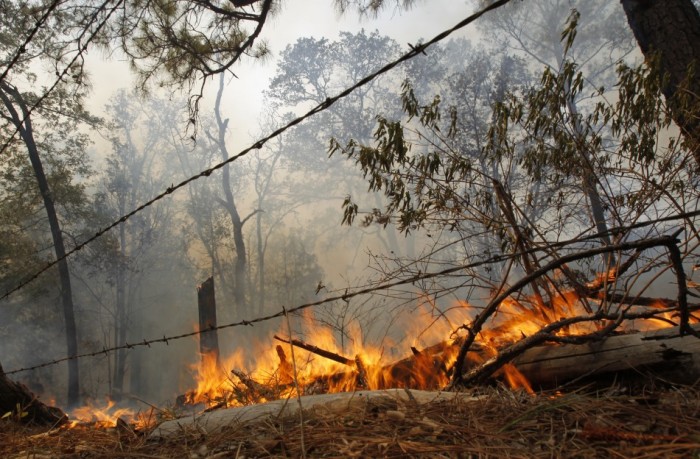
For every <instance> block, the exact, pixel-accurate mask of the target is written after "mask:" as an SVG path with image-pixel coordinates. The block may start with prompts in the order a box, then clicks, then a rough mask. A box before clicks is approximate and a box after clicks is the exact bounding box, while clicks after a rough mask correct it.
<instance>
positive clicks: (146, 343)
mask: <svg viewBox="0 0 700 459" xmlns="http://www.w3.org/2000/svg"><path fill="white" fill-rule="evenodd" d="M695 217H700V211H694V212H688V213H683V214H678V215H673V216H668V217H664V218H661V219H657V220H652V221H647V222H640V223H636V224H634V225H630V226H624V227H615V228H610V229H609V230H608V231H607V232H606V233H607V234H620V233H624V232H629V231H631V230H633V229H638V228H643V227H646V226H651V225H656V224H658V223H662V222H669V221H674V220H687V219H690V218H695ZM601 235H602V233H596V234H591V235H590V236H586V237H583V238H574V239H569V240H566V241H559V242H553V243H551V244H548V245H547V246H546V247H533V248H530V249H528V250H525V251H522V252H513V253H509V254H501V255H496V256H493V257H491V258H489V259H487V260H479V261H475V262H473V263H467V264H463V265H458V266H452V267H450V268H446V269H443V270H440V271H434V272H426V273H421V272H419V273H418V274H416V275H413V276H410V277H407V278H403V279H398V280H394V281H391V282H384V283H381V284H379V285H374V286H370V287H365V288H362V289H358V290H355V291H352V292H349V291H345V292H344V293H343V294H342V295H334V296H330V297H327V298H324V299H321V300H318V301H313V302H310V303H304V304H300V305H297V306H294V307H292V308H285V307H282V308H281V309H280V310H278V311H277V312H275V313H273V314H269V315H265V316H259V317H256V318H253V319H250V320H239V321H236V322H230V323H227V324H223V325H219V326H216V327H208V328H206V329H203V330H196V331H192V332H187V333H182V334H179V335H172V336H163V337H162V338H155V339H145V338H144V339H143V340H141V341H138V342H133V343H125V344H123V345H121V346H114V347H110V348H103V349H101V350H99V351H93V352H86V353H83V354H77V355H72V356H66V357H62V358H60V359H55V360H51V361H47V362H44V363H40V364H37V365H33V366H29V367H24V368H18V369H15V370H12V371H6V372H5V374H6V375H12V374H16V373H22V372H26V371H32V370H37V369H40V368H45V367H49V366H53V365H57V364H59V363H62V362H67V361H69V360H75V359H81V358H85V357H97V356H100V355H107V354H109V353H111V352H115V351H119V350H125V349H133V348H136V347H151V344H159V343H164V344H166V345H168V344H169V343H170V341H176V340H180V339H184V338H190V337H193V336H198V335H200V334H202V333H205V332H209V331H214V330H224V329H227V328H235V327H241V326H253V325H255V324H258V323H262V322H267V321H269V320H273V319H278V318H280V317H283V316H284V315H285V314H296V313H298V312H300V311H303V310H305V309H308V308H313V307H315V306H321V305H323V304H328V303H333V302H335V301H348V300H350V299H352V298H354V297H358V296H362V295H368V294H371V293H374V292H378V291H380V290H388V289H391V288H394V287H398V286H401V285H407V284H413V283H415V282H419V281H422V280H426V279H432V278H435V277H440V276H446V275H449V274H454V273H456V272H459V271H464V270H467V269H473V268H478V267H480V266H485V265H489V264H494V263H500V262H503V261H507V260H510V259H513V258H519V257H522V256H523V255H527V254H532V253H535V252H541V251H545V250H551V249H553V248H563V247H566V246H570V245H573V244H580V243H582V242H586V241H590V240H594V239H599V238H600V237H601ZM643 243H644V240H641V241H635V242H633V243H630V245H634V244H637V245H640V244H643ZM600 250H603V251H604V250H605V249H600Z"/></svg>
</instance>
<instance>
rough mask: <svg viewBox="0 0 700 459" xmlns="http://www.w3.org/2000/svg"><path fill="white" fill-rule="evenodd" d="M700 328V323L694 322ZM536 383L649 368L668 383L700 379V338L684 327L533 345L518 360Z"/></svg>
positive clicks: (524, 372)
mask: <svg viewBox="0 0 700 459" xmlns="http://www.w3.org/2000/svg"><path fill="white" fill-rule="evenodd" d="M691 328H693V329H694V330H695V331H700V324H696V325H693V326H691ZM513 363H514V364H515V366H516V367H517V368H518V370H520V372H521V373H522V374H523V375H524V376H525V377H526V378H527V379H528V380H529V381H530V382H531V383H532V384H534V385H543V386H557V385H559V384H562V383H564V382H567V381H573V380H577V379H579V378H582V377H586V376H593V375H599V374H602V373H614V372H621V371H626V370H636V371H645V372H647V373H650V374H652V375H657V376H659V377H662V378H663V379H664V380H666V381H670V382H675V383H684V384H692V383H696V382H697V381H698V380H699V379H700V339H698V338H696V337H695V336H692V335H685V336H680V327H671V328H664V329H661V330H655V331H651V332H644V333H631V334H624V335H615V336H609V337H607V338H604V339H602V340H600V341H595V342H589V343H584V344H563V345H562V344H556V345H543V346H536V347H532V348H530V349H528V350H526V351H524V352H523V353H522V354H521V355H520V356H519V357H517V358H515V359H514V360H513Z"/></svg>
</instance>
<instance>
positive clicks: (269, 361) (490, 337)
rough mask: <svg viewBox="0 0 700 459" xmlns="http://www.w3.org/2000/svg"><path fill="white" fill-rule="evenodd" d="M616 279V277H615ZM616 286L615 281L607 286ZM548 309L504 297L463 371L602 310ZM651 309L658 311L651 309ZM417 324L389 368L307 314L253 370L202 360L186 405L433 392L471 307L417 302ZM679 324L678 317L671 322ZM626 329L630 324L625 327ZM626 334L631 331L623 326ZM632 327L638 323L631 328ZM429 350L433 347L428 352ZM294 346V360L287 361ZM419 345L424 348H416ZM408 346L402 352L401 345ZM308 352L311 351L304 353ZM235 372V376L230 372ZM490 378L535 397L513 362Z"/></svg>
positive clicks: (567, 300)
mask: <svg viewBox="0 0 700 459" xmlns="http://www.w3.org/2000/svg"><path fill="white" fill-rule="evenodd" d="M613 277H614V276H613ZM613 280H614V279H613ZM552 297H553V300H552V301H551V302H550V303H548V304H547V305H546V306H545V305H543V304H542V302H541V300H540V301H538V300H537V299H536V298H533V297H523V298H518V299H516V298H514V297H511V298H507V299H506V300H505V301H503V302H502V303H501V305H500V308H499V310H498V312H497V313H496V314H494V316H493V317H492V318H491V322H490V327H489V328H488V329H486V328H485V329H483V330H482V331H481V332H480V333H479V334H478V336H477V339H476V340H475V342H474V346H473V348H472V349H478V350H479V352H474V351H471V350H470V352H469V353H468V354H467V360H468V362H469V365H471V366H476V365H479V364H481V363H483V362H485V361H487V360H488V359H490V358H493V357H495V356H497V355H498V352H499V350H500V349H503V348H504V347H506V346H508V345H510V344H513V343H515V342H517V341H519V340H520V339H522V338H525V337H527V336H531V335H533V334H535V333H537V332H539V331H540V330H541V329H542V328H543V327H545V326H547V325H549V324H551V323H552V322H554V321H556V320H559V319H561V318H563V317H574V316H576V315H585V314H587V313H590V312H591V309H592V308H593V309H594V308H597V307H602V306H601V302H600V301H596V300H590V299H581V298H580V297H579V296H578V295H577V294H576V293H575V292H573V291H563V292H562V291H560V292H559V293H558V294H557V295H553V296H552ZM650 308H651V309H654V308H656V309H663V305H661V304H659V305H653V306H651V307H650ZM419 310H420V313H419V314H415V315H417V316H418V318H417V320H413V321H412V323H411V326H410V327H408V329H407V330H406V336H414V337H419V338H420V342H418V340H417V339H416V340H414V343H413V345H411V346H410V350H411V351H412V352H413V355H412V356H411V355H410V354H408V353H407V354H408V355H407V356H406V358H404V359H402V360H399V361H393V362H391V363H390V362H389V361H388V359H387V358H386V356H385V352H384V351H385V348H380V347H372V346H367V345H363V344H362V339H361V337H360V333H359V332H356V333H351V334H350V339H348V340H347V341H348V343H349V344H348V345H346V346H345V348H342V346H339V344H338V342H337V341H336V339H335V338H334V336H333V334H332V332H331V331H330V330H329V329H327V328H323V327H319V326H318V324H315V322H314V320H313V317H312V316H311V315H308V314H307V315H306V316H305V318H304V319H305V320H304V327H303V328H304V333H303V340H302V339H295V337H293V336H292V337H290V336H289V333H288V331H286V330H281V331H280V332H278V334H277V335H275V336H274V338H275V339H277V340H278V341H279V342H278V343H276V345H271V344H270V343H271V342H273V338H272V337H271V338H270V340H268V341H267V344H266V345H264V346H262V347H261V348H260V349H257V350H256V352H255V355H256V356H258V357H257V359H256V360H255V362H254V365H253V368H252V369H248V370H247V371H242V370H241V369H242V368H245V365H244V360H245V359H244V355H243V353H242V352H241V351H238V352H236V353H234V354H233V355H232V356H229V357H228V358H227V359H224V361H223V362H220V363H219V362H217V360H216V359H215V358H213V357H212V356H209V355H205V356H204V357H203V359H202V364H201V365H196V366H193V369H194V370H195V371H196V377H195V378H196V388H195V389H193V390H191V391H189V392H188V393H187V394H186V396H185V401H186V403H191V404H198V403H202V404H205V405H206V406H207V407H210V408H211V407H224V406H237V405H245V404H252V403H261V402H265V401H269V400H273V399H279V398H285V397H290V396H296V393H297V392H296V387H298V388H299V391H300V392H301V394H302V395H305V394H314V393H334V392H346V391H354V390H358V389H370V390H377V389H388V388H412V389H423V390H437V389H442V388H444V387H445V386H447V385H448V384H449V382H450V377H451V369H452V367H453V365H454V363H455V360H456V358H457V351H458V348H459V346H455V345H454V343H458V342H459V340H461V339H462V337H463V336H464V330H460V328H459V325H460V324H464V323H469V322H470V321H471V319H472V318H473V316H474V311H475V308H473V307H472V306H470V305H469V304H468V303H467V302H459V303H457V304H455V305H454V306H453V307H452V308H450V309H449V310H448V311H447V312H436V313H433V311H437V309H436V308H435V306H434V305H433V304H431V302H430V301H429V300H426V299H423V300H422V306H421V307H420V308H419ZM671 319H672V317H670V316H669V317H665V316H664V317H663V318H661V320H654V321H653V322H651V321H644V324H645V327H644V328H646V329H652V328H658V327H663V326H670V325H671V324H672V322H671ZM676 319H677V318H676ZM631 324H632V323H631ZM625 325H627V326H628V327H629V326H630V324H625ZM634 325H635V326H636V325H637V324H634ZM603 326H604V323H603V322H601V321H593V320H591V321H583V322H580V323H576V324H573V325H570V326H567V327H566V328H562V329H560V330H559V331H557V333H556V334H557V335H558V336H565V335H566V336H576V335H584V334H590V333H594V332H596V331H598V330H600V329H601V328H602V327H603ZM432 343H441V344H437V345H435V344H433V345H432V346H427V347H426V345H429V344H432ZM292 345H294V349H293V353H294V359H295V360H294V361H292ZM421 346H422V347H421ZM406 347H408V346H406ZM305 348H306V349H311V350H312V352H309V351H308V350H305ZM231 369H233V370H231ZM496 376H497V377H498V378H499V379H501V380H503V381H504V382H505V383H506V384H508V385H509V386H510V387H511V388H516V389H523V390H525V391H527V392H529V393H533V390H532V388H531V387H530V384H529V382H528V381H527V379H526V378H525V376H524V375H523V374H521V373H520V371H518V369H517V367H516V366H515V365H514V364H512V363H507V364H505V365H503V366H502V367H501V369H500V370H499V371H498V372H497V373H496Z"/></svg>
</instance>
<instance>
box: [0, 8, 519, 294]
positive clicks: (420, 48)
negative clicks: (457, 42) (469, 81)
mask: <svg viewBox="0 0 700 459" xmlns="http://www.w3.org/2000/svg"><path fill="white" fill-rule="evenodd" d="M509 2H510V0H498V1H496V2H494V3H492V4H490V5H489V6H487V7H485V8H483V9H481V10H479V11H478V12H476V13H474V14H472V15H471V16H469V17H467V18H466V19H464V20H462V21H461V22H459V23H458V24H456V25H455V26H454V27H452V28H450V29H447V30H445V31H443V32H442V33H440V34H438V35H436V36H435V37H433V38H432V39H431V40H429V41H427V42H425V43H422V44H420V45H415V46H414V45H410V46H409V47H410V49H411V50H410V51H409V52H407V53H405V54H403V55H402V56H401V57H399V58H398V59H396V60H394V61H392V62H390V63H389V64H387V65H385V66H384V67H382V68H380V69H379V70H377V71H375V72H374V73H372V74H370V75H368V76H366V77H364V78H363V79H361V80H360V81H358V82H357V83H355V84H354V85H352V86H350V87H348V88H347V89H345V90H344V91H343V92H341V93H339V94H337V95H336V96H333V97H329V98H327V99H326V100H325V101H323V102H321V103H320V104H318V105H317V106H315V107H314V108H312V109H311V110H309V111H308V112H306V113H305V114H304V115H301V116H299V117H297V118H295V119H293V120H292V121H290V122H289V123H287V124H285V125H284V126H282V127H280V128H278V129H277V130H275V131H273V132H272V133H271V134H269V135H267V136H265V137H263V138H261V139H259V140H258V141H257V142H255V143H253V144H252V145H251V146H249V147H248V148H245V149H244V150H242V151H240V152H239V153H238V154H236V155H234V156H232V157H230V158H229V159H227V160H226V161H222V162H220V163H218V164H216V165H214V166H212V167H210V168H209V169H205V170H203V171H201V172H199V173H198V174H195V175H193V176H191V177H189V178H187V179H185V180H183V181H182V182H180V183H178V184H177V185H171V186H170V187H168V188H167V189H166V190H165V191H163V192H162V193H160V194H158V195H156V196H155V197H154V198H152V199H151V200H150V201H147V202H145V203H143V204H141V205H140V206H139V207H137V208H135V209H134V210H132V211H131V212H129V213H127V214H125V215H123V216H121V217H120V218H119V219H118V220H116V221H114V222H113V223H112V224H110V225H109V226H107V227H106V228H103V229H100V230H99V231H97V232H96V233H95V234H94V235H93V236H91V237H90V238H88V239H86V240H85V241H83V242H82V243H80V244H78V245H77V246H75V247H74V248H73V249H71V250H69V251H68V252H66V254H65V255H64V256H63V257H61V258H58V259H56V260H54V261H52V262H50V263H47V264H46V265H45V266H44V267H43V268H41V269H39V270H38V271H36V272H35V273H34V274H32V275H30V276H29V277H28V278H26V279H25V280H23V281H21V282H20V283H18V284H17V285H16V286H15V287H13V288H12V289H10V290H8V291H6V292H5V293H4V294H3V295H2V296H1V297H0V300H4V299H6V298H8V297H9V296H10V295H12V294H13V293H15V292H17V291H18V290H20V289H22V288H24V287H25V286H27V285H28V284H30V283H31V282H33V281H34V280H36V279H37V278H38V277H39V276H41V275H42V274H43V273H45V272H46V271H48V270H49V269H51V268H52V267H54V266H55V265H56V264H58V263H59V262H60V261H62V260H63V259H66V258H68V257H70V256H71V255H73V254H74V253H76V252H79V251H80V250H82V249H83V248H85V246H87V245H88V244H90V243H92V242H93V241H95V240H96V239H98V238H100V237H102V236H103V235H105V234H106V233H107V232H109V231H110V230H112V229H114V228H115V227H117V226H119V225H120V224H122V223H124V222H126V221H127V220H128V219H129V218H131V217H133V216H134V215H136V214H137V213H139V212H141V211H142V210H144V209H146V208H147V207H149V206H151V205H153V204H154V203H156V202H158V201H160V200H161V199H163V198H165V197H166V196H168V195H170V194H172V193H173V192H175V191H177V190H179V189H180V188H183V187H185V186H187V185H189V184H190V183H192V182H194V181H195V180H198V179H200V178H202V177H209V176H210V175H211V174H212V173H213V172H215V171H217V170H219V169H221V168H223V167H224V166H226V165H227V164H231V163H233V162H234V161H237V160H238V159H240V158H242V157H244V156H246V155H247V154H248V153H250V152H251V151H253V150H259V149H261V148H262V147H263V146H264V145H265V144H266V143H267V142H268V141H270V140H272V139H274V138H276V137H278V136H280V135H281V134H283V133H284V132H286V131H287V130H289V129H291V128H292V127H294V126H296V125H298V124H300V123H302V122H303V121H305V120H306V119H308V118H311V117H312V116H314V115H316V114H318V113H321V112H323V111H324V110H327V109H328V108H330V107H331V106H332V105H333V104H334V103H335V102H337V101H339V100H340V99H343V98H345V97H347V96H349V95H350V94H352V93H353V92H354V91H356V90H357V89H359V88H361V87H362V86H364V85H366V84H368V83H370V82H371V81H373V80H374V79H375V78H377V77H379V76H380V75H383V74H384V73H387V72H388V71H390V70H392V69H393V68H395V67H396V66H398V65H399V64H401V63H402V62H405V61H407V60H409V59H412V58H414V57H416V56H418V55H419V54H422V53H424V51H425V50H426V49H427V48H428V47H429V46H430V45H433V44H436V43H438V42H439V41H441V40H443V39H445V38H447V37H448V36H450V35H451V34H453V33H454V32H456V31H458V30H460V29H462V28H464V27H466V26H467V25H469V24H471V23H472V22H474V21H475V20H477V19H478V18H480V17H481V16H483V15H484V14H486V13H487V12H489V11H491V10H494V9H497V8H500V7H501V6H503V5H505V4H507V3H509ZM120 3H121V2H120Z"/></svg>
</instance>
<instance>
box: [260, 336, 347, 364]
mask: <svg viewBox="0 0 700 459" xmlns="http://www.w3.org/2000/svg"><path fill="white" fill-rule="evenodd" d="M274 338H275V339H276V340H277V341H281V342H283V343H287V344H291V345H292V346H296V347H299V348H301V349H304V350H305V351H309V352H311V353H312V354H316V355H318V356H321V357H325V358H327V359H329V360H332V361H334V362H338V363H341V364H343V365H347V366H349V367H355V360H352V359H348V358H347V357H343V356H342V355H338V354H336V353H335V352H331V351H327V350H325V349H321V348H320V347H317V346H314V345H313V344H308V343H305V342H304V341H301V340H298V339H291V340H286V339H284V338H280V337H279V336H277V335H275V336H274Z"/></svg>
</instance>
